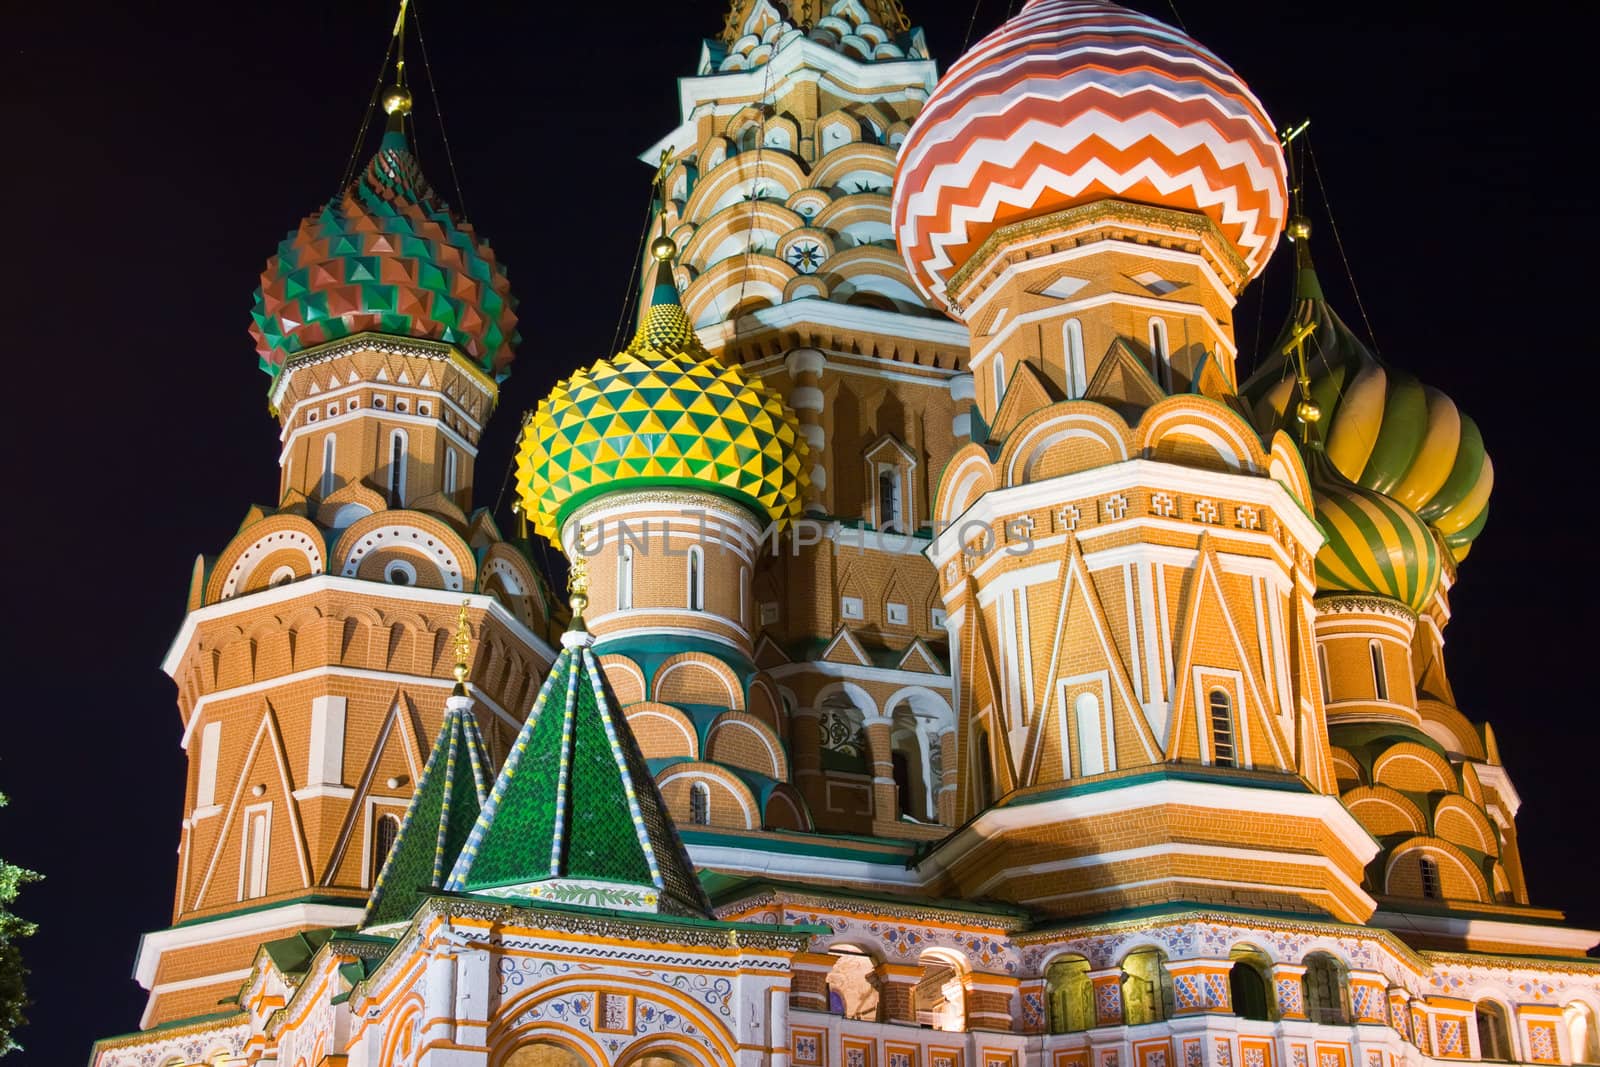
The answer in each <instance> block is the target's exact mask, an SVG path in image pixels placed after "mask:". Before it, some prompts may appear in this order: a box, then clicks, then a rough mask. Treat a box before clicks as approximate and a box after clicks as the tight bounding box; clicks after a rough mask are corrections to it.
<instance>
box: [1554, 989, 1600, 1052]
mask: <svg viewBox="0 0 1600 1067" xmlns="http://www.w3.org/2000/svg"><path fill="white" fill-rule="evenodd" d="M1561 1017H1562V1019H1563V1020H1564V1021H1565V1022H1566V1024H1567V1045H1568V1047H1569V1048H1571V1050H1572V1062H1573V1063H1600V1034H1597V1033H1596V1032H1595V1025H1594V1011H1593V1010H1591V1009H1590V1007H1589V1005H1587V1004H1580V1003H1578V1002H1576V1001H1574V1002H1573V1003H1571V1004H1568V1005H1567V1006H1566V1007H1565V1008H1563V1009H1562V1010H1561Z"/></svg>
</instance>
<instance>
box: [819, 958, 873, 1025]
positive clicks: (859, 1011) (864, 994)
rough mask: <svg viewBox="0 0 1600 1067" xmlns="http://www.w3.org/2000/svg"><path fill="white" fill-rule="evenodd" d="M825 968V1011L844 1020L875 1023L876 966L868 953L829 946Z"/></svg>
mask: <svg viewBox="0 0 1600 1067" xmlns="http://www.w3.org/2000/svg"><path fill="white" fill-rule="evenodd" d="M833 956H834V964H833V967H832V969H830V970H829V971H828V977H827V983H828V1010H829V1011H830V1012H832V1013H833V1014H835V1015H843V1016H844V1017H845V1018H846V1019H864V1020H866V1021H867V1022H877V1021H878V1015H879V995H878V967H877V964H876V963H875V962H874V961H873V959H872V957H871V956H868V955H867V954H866V953H864V952H861V951H860V950H859V949H855V948H851V947H849V946H845V945H841V946H837V947H835V948H834V949H833Z"/></svg>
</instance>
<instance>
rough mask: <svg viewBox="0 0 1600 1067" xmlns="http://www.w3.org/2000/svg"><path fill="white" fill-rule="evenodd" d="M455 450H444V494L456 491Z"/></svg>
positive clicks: (448, 494) (447, 494)
mask: <svg viewBox="0 0 1600 1067" xmlns="http://www.w3.org/2000/svg"><path fill="white" fill-rule="evenodd" d="M456 463H457V460H456V450H455V449H453V448H447V449H445V450H444V492H445V495H446V496H454V495H455V492H456Z"/></svg>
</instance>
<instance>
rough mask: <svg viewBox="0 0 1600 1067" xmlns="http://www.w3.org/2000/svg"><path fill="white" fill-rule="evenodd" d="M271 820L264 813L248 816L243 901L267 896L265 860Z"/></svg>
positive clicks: (268, 844) (259, 812) (254, 813)
mask: <svg viewBox="0 0 1600 1067" xmlns="http://www.w3.org/2000/svg"><path fill="white" fill-rule="evenodd" d="M271 825H272V823H271V819H270V818H269V816H268V814H267V812H266V811H257V812H253V813H252V814H251V815H250V824H249V833H248V834H247V835H246V840H245V870H244V886H243V888H244V893H243V894H242V896H243V899H245V900H250V899H253V898H255V897H264V896H266V895H267V858H268V851H269V846H270V844H271V841H270V836H271V835H270V829H271Z"/></svg>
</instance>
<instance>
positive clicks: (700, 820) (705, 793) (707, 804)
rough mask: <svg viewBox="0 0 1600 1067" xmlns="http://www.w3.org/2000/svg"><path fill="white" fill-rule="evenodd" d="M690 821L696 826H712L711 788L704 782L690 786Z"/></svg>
mask: <svg viewBox="0 0 1600 1067" xmlns="http://www.w3.org/2000/svg"><path fill="white" fill-rule="evenodd" d="M689 821H690V822H691V823H693V824H694V825H696V826H710V825H711V787H710V786H708V785H706V784H705V783H704V782H695V783H694V784H692V785H690V786H689Z"/></svg>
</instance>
